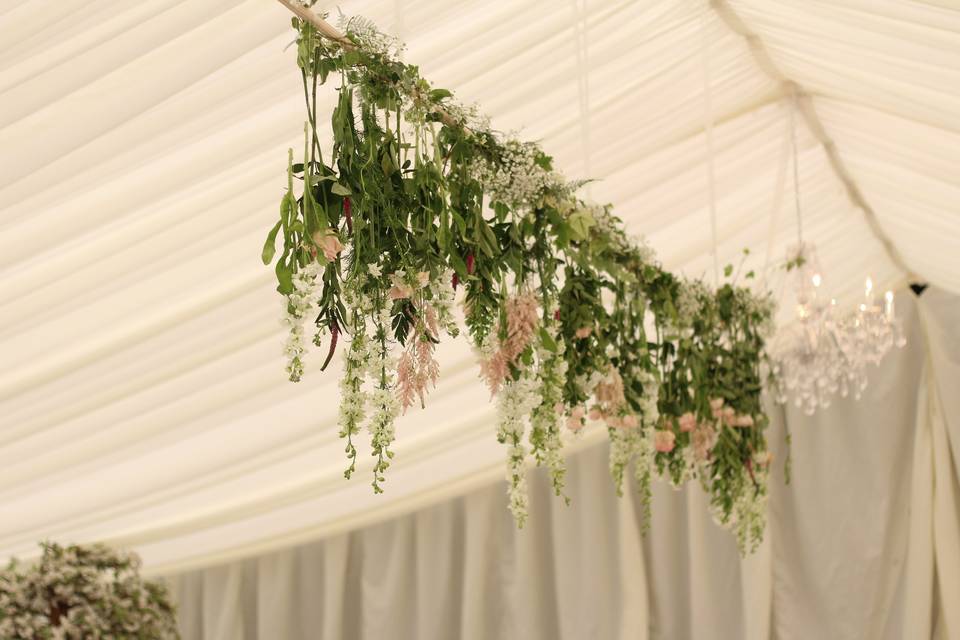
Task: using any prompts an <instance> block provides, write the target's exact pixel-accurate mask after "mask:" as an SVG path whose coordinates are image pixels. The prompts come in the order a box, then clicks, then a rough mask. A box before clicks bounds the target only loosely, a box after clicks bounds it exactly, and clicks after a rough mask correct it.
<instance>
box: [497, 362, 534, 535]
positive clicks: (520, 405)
mask: <svg viewBox="0 0 960 640" xmlns="http://www.w3.org/2000/svg"><path fill="white" fill-rule="evenodd" d="M540 403H541V397H540V394H539V393H537V388H536V381H535V379H534V378H532V377H531V376H530V375H529V374H528V373H526V372H524V373H522V374H521V375H520V377H519V378H518V379H516V380H508V381H507V382H505V383H504V385H503V386H502V387H501V389H500V392H499V393H498V394H497V410H498V424H497V440H499V441H500V442H501V443H503V444H506V445H507V446H508V453H507V483H508V486H507V494H508V495H509V497H510V512H511V513H512V514H513V518H514V520H515V521H516V523H517V526H518V527H521V528H522V527H523V525H524V524H525V523H526V521H527V507H528V504H529V498H528V496H527V478H526V461H527V448H526V447H525V446H524V444H523V436H524V432H525V431H526V423H525V421H526V417H527V415H529V414H530V412H531V411H533V410H534V408H536V407H537V406H538V405H539V404H540Z"/></svg>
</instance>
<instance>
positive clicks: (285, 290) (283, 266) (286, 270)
mask: <svg viewBox="0 0 960 640" xmlns="http://www.w3.org/2000/svg"><path fill="white" fill-rule="evenodd" d="M275 271H276V274H277V282H278V285H277V291H279V292H280V293H282V294H284V295H287V294H290V293H293V272H292V271H291V270H290V267H289V266H287V263H286V262H284V261H283V260H282V259H281V260H278V261H277V267H276V269H275Z"/></svg>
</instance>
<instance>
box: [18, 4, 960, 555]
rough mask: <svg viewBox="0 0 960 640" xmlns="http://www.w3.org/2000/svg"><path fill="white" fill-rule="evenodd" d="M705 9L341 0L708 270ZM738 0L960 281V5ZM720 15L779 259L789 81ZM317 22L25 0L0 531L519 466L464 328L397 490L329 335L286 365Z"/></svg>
mask: <svg viewBox="0 0 960 640" xmlns="http://www.w3.org/2000/svg"><path fill="white" fill-rule="evenodd" d="M321 4H323V3H321ZM701 6H702V5H701V4H699V3H698V2H693V0H689V1H687V0H656V1H652V0H651V1H647V2H630V1H628V0H619V1H614V0H587V1H585V0H579V2H578V1H576V0H571V2H569V3H562V2H548V1H546V0H541V1H536V2H532V1H527V2H522V1H520V0H511V1H505V0H498V1H497V2H489V1H482V0H466V1H456V2H451V1H449V0H394V1H392V2H387V1H384V0H380V1H361V0H357V1H353V0H345V1H344V2H342V3H341V4H340V8H341V9H342V10H343V11H344V12H345V13H347V14H351V15H352V14H362V15H365V16H367V17H370V18H372V19H373V20H375V21H376V22H377V23H378V24H380V25H381V26H382V27H383V28H384V29H386V30H389V31H391V32H393V33H396V34H397V35H400V36H401V37H402V38H403V39H404V40H406V41H407V42H408V43H409V49H408V52H407V59H408V60H409V61H413V62H416V63H418V64H420V66H421V68H422V70H423V72H424V74H425V75H426V76H427V77H429V78H431V79H432V80H433V81H434V82H435V83H436V84H438V85H440V86H446V87H450V88H453V89H455V90H456V92H457V94H458V96H459V97H460V98H461V99H462V100H464V101H468V102H469V101H478V102H479V103H481V104H482V105H483V106H484V108H485V109H486V111H487V112H489V113H490V114H491V115H492V116H493V122H494V125H495V126H497V127H498V128H500V129H503V130H512V129H522V131H523V134H524V135H525V136H526V137H529V138H535V139H541V140H542V142H543V145H544V147H545V148H546V149H547V150H548V151H550V152H552V153H553V154H554V156H555V158H556V161H557V164H558V166H560V167H562V168H563V169H564V171H565V172H566V173H567V174H568V175H569V176H584V175H586V176H593V177H597V178H599V181H598V182H596V183H594V184H593V185H591V186H590V191H591V194H592V196H593V197H594V198H595V199H597V200H602V201H610V202H613V203H615V205H616V210H617V212H618V213H619V215H621V216H622V217H623V218H624V219H625V220H626V221H627V223H628V225H629V227H630V228H631V230H633V231H635V232H636V233H638V234H644V235H646V236H647V238H648V239H649V240H650V242H651V243H652V245H653V246H654V248H655V249H656V250H657V252H658V253H659V255H660V256H661V257H662V259H663V261H664V263H665V264H666V265H668V266H669V267H671V268H676V269H680V270H683V271H684V272H686V273H688V274H690V275H695V276H697V275H703V274H710V273H712V257H711V236H710V223H709V213H708V206H707V179H706V171H705V164H704V163H705V153H706V148H707V147H706V143H705V140H704V136H703V124H704V115H703V112H704V94H703V91H702V87H703V73H702V71H703V67H702V57H701V52H702V50H701V43H702V42H703V40H704V38H703V37H702V32H701V17H702V12H701V8H700V7H701ZM730 7H731V8H732V9H733V10H734V11H735V12H736V13H737V14H738V15H739V16H740V17H741V18H742V19H743V21H744V22H745V23H746V25H747V26H748V27H749V28H750V29H751V30H752V31H754V32H755V33H756V34H757V35H758V36H759V38H760V40H761V41H762V42H763V43H764V44H765V45H766V47H767V49H768V50H769V52H770V54H771V56H772V58H773V60H774V62H775V64H776V65H777V66H778V67H779V68H780V70H781V71H782V72H783V73H785V74H786V75H787V76H788V77H789V78H791V79H792V80H794V81H796V82H798V83H799V84H800V85H801V86H802V87H803V88H805V89H806V91H808V92H809V93H810V94H811V95H812V98H813V105H814V107H815V109H816V112H817V113H818V114H819V117H820V119H821V120H822V122H823V125H824V127H825V129H826V131H827V133H828V134H829V135H830V136H831V137H832V138H833V140H834V141H835V143H836V148H837V150H838V152H839V155H840V156H841V158H842V160H843V161H844V163H845V164H846V166H847V168H848V169H849V172H850V174H851V175H852V177H853V179H854V180H855V181H856V183H857V185H858V186H859V188H860V190H861V191H862V193H863V195H864V197H865V198H866V200H867V201H868V202H869V203H870V205H871V206H872V208H873V210H874V211H875V212H876V215H877V219H878V221H879V223H880V226H881V228H882V229H883V231H884V232H885V233H886V234H887V235H888V236H889V237H890V238H891V239H892V241H893V243H894V245H895V246H896V248H897V249H898V250H899V252H900V253H901V254H902V256H903V258H904V261H905V262H906V263H907V266H908V268H909V269H910V270H912V271H913V272H915V273H916V274H918V276H919V277H921V278H923V279H926V280H929V281H931V282H933V283H936V284H938V285H940V286H941V287H943V288H946V289H950V290H952V291H954V292H960V233H958V231H960V210H958V203H960V180H958V175H960V5H958V4H957V3H956V2H951V1H948V0H941V1H940V2H936V1H932V0H931V1H928V2H912V1H911V2H908V1H905V0H882V1H881V0H842V1H839V0H829V1H828V0H808V1H806V2H802V3H801V2H796V1H795V0H794V1H791V0H749V1H739V2H731V3H730ZM706 29H707V31H706V40H707V41H708V42H709V46H710V56H709V74H710V79H711V82H710V96H711V102H712V107H713V112H714V120H715V122H716V125H715V127H714V135H715V148H716V157H715V166H716V175H717V202H716V204H717V212H718V229H719V237H720V242H719V253H720V258H721V263H726V262H729V261H734V260H738V257H737V256H738V255H739V252H740V250H741V249H742V248H744V247H749V248H750V249H751V250H752V254H751V257H750V259H749V261H748V265H749V266H748V267H747V268H754V269H757V270H761V269H762V267H763V265H764V263H765V262H769V263H775V262H776V261H778V260H780V259H781V257H782V256H783V254H784V251H785V248H786V246H787V245H788V244H790V243H792V242H794V241H795V235H796V230H795V223H794V216H793V198H792V194H791V190H792V188H791V187H790V183H789V175H790V171H785V170H784V169H785V168H786V167H787V165H786V164H785V162H786V161H787V160H788V153H787V152H788V149H789V148H788V146H787V144H786V142H787V137H786V136H787V133H788V128H787V122H788V113H789V111H788V106H789V105H788V101H787V100H785V99H784V93H783V90H782V88H781V87H782V85H781V84H780V83H778V82H776V81H774V80H773V79H771V78H770V77H769V76H768V75H766V74H765V73H764V71H762V70H761V68H760V67H759V66H758V65H757V63H756V61H755V60H754V57H753V55H752V54H751V51H750V48H749V47H748V46H747V44H746V42H745V40H744V39H743V38H742V37H741V36H739V35H736V34H734V33H733V32H732V31H731V30H730V29H729V28H728V27H727V25H726V24H725V23H724V22H723V21H722V20H720V18H719V17H718V14H717V13H716V12H713V11H711V12H709V13H708V14H706ZM578 34H584V35H585V37H578ZM291 38H292V32H291V30H290V28H289V17H288V14H287V13H286V11H285V10H284V9H283V8H282V7H281V6H280V5H279V4H278V3H276V2H272V1H269V0H203V1H202V2H197V1H189V0H141V1H138V2H135V3H131V2H126V1H125V0H93V1H90V0H0V426H2V429H0V470H2V471H0V556H5V555H9V554H12V553H23V552H27V551H28V550H29V549H30V548H31V547H32V545H33V544H34V542H35V541H36V540H37V539H39V538H42V537H52V538H57V539H74V540H91V539H107V540H111V541H118V542H123V543H127V544H134V545H136V546H137V547H138V548H139V549H140V550H141V551H142V553H143V554H144V557H145V559H146V561H147V563H148V565H149V566H150V567H151V568H152V569H153V570H169V569H172V568H175V567H180V566H186V565H189V564H196V563H203V562H209V561H211V560H213V559H217V558H223V557H227V556H229V555H231V554H236V553H243V552H248V551H252V550H255V549H262V548H266V547H270V546H274V545H278V544H283V543H285V542H292V541H295V540H299V539H303V538H306V537H310V536H314V535H317V534H320V533H323V532H324V531H330V530H333V529H335V528H342V527H347V526H351V525H352V524H356V523H358V522H360V521H364V520H366V519H369V518H371V517H380V516H383V515H385V514H386V513H388V512H390V511H391V510H400V509H406V508H409V507H410V506H411V505H412V504H414V503H417V502H422V501H424V500H430V499H434V498H436V497H437V496H438V495H441V494H443V493H445V492H452V491H457V490H459V489H461V488H463V487H465V486H467V485H470V484H471V483H477V482H481V481H485V480H486V479H487V478H489V477H492V476H491V474H493V476H496V475H499V473H500V464H501V458H502V452H501V450H500V448H499V446H498V445H497V444H496V442H495V439H494V430H493V426H492V424H493V422H492V420H493V417H492V410H491V408H490V406H489V405H488V403H487V402H486V393H485V391H484V390H483V388H482V385H481V384H480V383H479V381H478V380H476V377H475V373H474V369H473V367H472V364H471V356H470V354H469V351H468V349H467V348H466V347H465V345H464V344H462V343H461V344H451V345H445V347H444V353H443V356H444V357H443V359H442V364H443V366H444V376H443V378H442V380H441V387H440V389H439V390H438V391H437V392H436V393H435V394H434V396H433V397H431V399H430V405H429V407H428V409H427V410H426V411H424V412H416V413H414V414H412V415H409V416H407V417H405V418H404V419H402V420H401V421H400V423H399V425H398V426H399V443H398V447H397V451H398V457H397V463H396V464H395V466H394V468H393V469H391V475H390V476H389V478H388V482H387V494H386V496H378V497H374V496H373V495H372V492H371V491H370V487H369V484H368V482H367V480H366V475H367V474H366V473H365V472H364V470H361V472H360V474H359V477H357V478H356V479H354V480H353V481H351V482H349V483H348V482H345V481H343V480H342V477H341V470H342V467H343V455H342V447H341V446H340V444H339V442H338V440H337V438H336V428H335V426H334V424H335V416H336V405H337V391H336V382H337V373H336V372H333V371H332V372H328V373H326V374H320V373H319V372H318V371H316V365H317V362H316V360H314V361H313V362H312V363H308V367H309V364H314V367H313V369H314V371H308V375H307V376H306V378H305V380H304V382H302V383H301V384H299V385H292V384H290V383H288V382H286V381H285V380H284V375H283V363H282V355H281V342H282V339H283V336H282V329H281V327H280V326H279V324H278V322H277V318H278V314H279V302H278V300H277V294H276V293H275V292H274V291H273V284H272V280H273V277H272V273H271V271H270V270H269V269H267V268H265V267H263V266H262V265H261V264H260V262H259V253H260V247H261V245H262V242H263V237H264V234H265V232H266V230H267V229H268V228H269V226H270V225H271V224H272V222H273V220H274V218H275V216H276V212H275V209H276V207H277V203H278V201H279V196H280V194H281V191H282V188H283V185H284V177H283V176H284V166H285V158H286V149H287V147H289V146H296V145H298V141H299V138H300V135H301V132H302V120H303V114H302V104H301V89H300V85H299V82H300V81H299V76H298V74H297V72H296V69H295V66H294V63H293V52H292V50H286V51H285V50H284V47H285V46H286V44H287V43H288V42H289V41H290V40H291ZM326 95H327V98H328V100H327V104H328V105H329V104H330V100H329V98H330V94H329V93H327V94H326ZM798 137H799V144H800V150H801V154H800V155H801V160H800V162H801V170H800V174H801V187H802V203H803V211H804V234H805V238H806V239H810V240H813V241H814V242H816V243H817V245H818V247H819V253H820V261H821V264H822V266H823V267H824V271H825V277H826V283H825V286H826V287H827V288H828V289H829V291H830V292H831V293H832V294H833V295H835V296H836V297H837V298H838V299H839V300H840V301H841V303H849V302H851V301H852V300H853V299H854V298H855V297H856V296H857V295H858V292H859V291H860V290H861V283H862V281H863V278H864V277H865V276H866V275H868V274H870V275H872V276H873V277H874V279H875V281H877V282H878V283H879V285H880V286H881V287H886V286H899V285H902V284H903V283H904V282H905V279H906V274H904V273H902V272H901V271H900V270H899V269H898V268H897V267H895V266H894V264H893V263H892V262H891V261H890V259H889V258H888V257H887V255H885V253H884V249H883V247H882V246H881V244H880V243H879V242H878V241H877V240H876V238H875V237H874V235H873V234H872V233H871V231H870V229H869V227H868V225H867V223H866V221H865V217H864V215H863V212H862V211H860V210H858V209H856V208H855V207H854V206H853V205H852V204H851V203H850V201H849V200H848V198H847V196H846V192H845V190H844V187H843V185H842V184H841V182H840V181H839V180H838V179H837V177H836V174H835V173H834V171H833V169H832V168H831V166H830V163H829V161H828V159H827V156H826V155H825V154H824V151H823V149H822V148H821V147H820V146H819V145H818V144H817V142H816V141H815V139H814V138H813V136H812V135H811V134H810V132H809V131H808V130H807V129H806V128H804V127H803V126H801V127H800V129H799V131H798ZM781 174H785V175H786V176H787V181H786V183H784V181H783V180H782V179H781ZM781 192H782V193H781ZM778 194H779V195H778ZM771 230H772V232H771ZM768 248H769V250H768ZM768 255H769V259H768V258H767V256H768ZM781 280H782V278H781V276H780V275H779V274H778V272H776V270H771V276H770V284H771V286H772V287H773V288H774V290H775V291H778V290H779V289H780V288H781V287H780V281H781ZM783 300H784V301H787V299H786V298H783ZM784 307H785V312H784V313H785V316H784V317H787V316H789V304H784Z"/></svg>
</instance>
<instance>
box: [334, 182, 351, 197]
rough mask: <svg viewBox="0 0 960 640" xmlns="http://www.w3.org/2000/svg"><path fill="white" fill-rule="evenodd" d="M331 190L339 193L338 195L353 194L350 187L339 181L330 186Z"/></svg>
mask: <svg viewBox="0 0 960 640" xmlns="http://www.w3.org/2000/svg"><path fill="white" fill-rule="evenodd" d="M330 191H332V192H333V193H335V194H337V195H338V196H344V197H346V196H350V195H353V192H351V191H350V188H349V187H345V186H343V185H342V184H340V183H339V182H334V183H333V185H332V186H331V187H330Z"/></svg>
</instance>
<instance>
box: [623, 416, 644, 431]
mask: <svg viewBox="0 0 960 640" xmlns="http://www.w3.org/2000/svg"><path fill="white" fill-rule="evenodd" d="M621 423H622V424H623V428H624V429H634V428H636V426H637V425H638V424H640V423H639V421H638V420H637V416H635V415H633V414H632V413H631V414H627V415H625V416H623V420H621Z"/></svg>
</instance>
